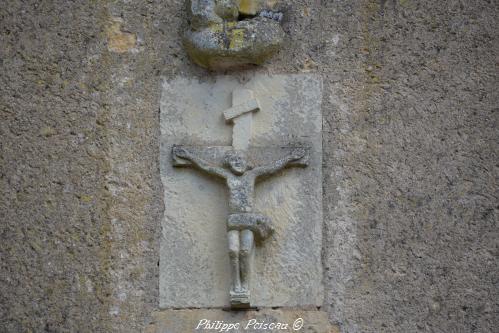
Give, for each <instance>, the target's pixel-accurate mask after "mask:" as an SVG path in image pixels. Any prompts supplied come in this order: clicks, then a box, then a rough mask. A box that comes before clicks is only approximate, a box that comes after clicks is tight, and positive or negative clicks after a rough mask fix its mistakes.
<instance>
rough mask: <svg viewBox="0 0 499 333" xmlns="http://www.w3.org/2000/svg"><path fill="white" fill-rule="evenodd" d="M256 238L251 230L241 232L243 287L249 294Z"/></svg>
mask: <svg viewBox="0 0 499 333" xmlns="http://www.w3.org/2000/svg"><path fill="white" fill-rule="evenodd" d="M254 243H255V241H254V236H253V231H251V230H242V231H241V252H240V259H239V260H240V265H241V287H242V288H243V290H244V291H246V292H249V281H250V274H251V266H252V264H251V260H252V254H253V246H254Z"/></svg>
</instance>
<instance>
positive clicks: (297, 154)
mask: <svg viewBox="0 0 499 333" xmlns="http://www.w3.org/2000/svg"><path fill="white" fill-rule="evenodd" d="M305 154H306V151H305V149H303V148H296V149H294V150H293V152H291V153H290V154H289V155H287V156H285V157H283V158H281V159H279V160H277V161H275V162H274V163H271V164H268V165H264V166H261V167H256V168H254V169H253V170H251V172H253V173H254V174H255V176H256V177H259V176H268V175H271V174H273V173H276V172H278V171H280V170H282V169H284V168H285V167H286V166H287V165H288V164H289V163H291V162H293V161H298V160H299V159H301V158H303V157H304V156H305Z"/></svg>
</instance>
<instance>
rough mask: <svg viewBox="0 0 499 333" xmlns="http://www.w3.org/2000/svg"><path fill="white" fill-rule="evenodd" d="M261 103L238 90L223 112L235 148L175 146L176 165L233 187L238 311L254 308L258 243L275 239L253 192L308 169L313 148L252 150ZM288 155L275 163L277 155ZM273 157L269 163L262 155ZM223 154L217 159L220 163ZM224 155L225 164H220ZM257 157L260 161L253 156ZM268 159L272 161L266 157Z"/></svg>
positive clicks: (231, 237)
mask: <svg viewBox="0 0 499 333" xmlns="http://www.w3.org/2000/svg"><path fill="white" fill-rule="evenodd" d="M259 110H260V106H259V104H258V100H257V99H256V98H254V96H253V93H252V91H251V90H247V89H238V90H235V91H234V92H233V94H232V107H231V108H229V109H227V110H225V111H224V112H223V115H224V118H225V120H226V121H227V122H232V123H233V124H234V127H233V136H232V146H231V147H195V146H174V147H173V149H172V157H173V162H174V165H175V166H192V167H195V168H197V169H199V170H201V171H204V172H205V173H207V174H209V175H211V176H214V177H217V178H219V179H222V180H224V181H225V184H226V186H227V187H228V189H229V216H228V219H227V238H228V250H229V257H230V264H231V275H232V286H231V288H230V302H231V305H232V307H235V308H249V307H250V306H251V302H250V276H251V271H252V267H253V251H254V246H255V244H256V242H261V241H263V240H265V239H267V238H269V237H270V235H271V234H272V232H273V228H272V223H271V220H270V218H268V217H267V216H265V215H262V214H260V213H258V212H256V211H255V210H254V188H255V182H256V180H257V178H260V177H264V176H269V175H273V174H275V173H276V172H278V171H280V170H282V169H284V168H286V167H288V166H306V165H307V163H308V162H307V159H308V149H307V148H305V147H265V148H256V149H255V148H252V147H251V146H250V143H251V131H252V120H253V119H252V117H253V112H256V111H259ZM283 153H284V156H283V157H281V158H279V159H276V158H275V156H276V155H283ZM250 154H252V155H255V156H256V159H257V160H258V163H257V166H255V167H250V166H249V164H248V159H247V157H248V156H247V155H250ZM265 155H266V156H267V157H268V156H271V157H272V160H271V161H266V162H264V161H263V160H264V159H265V158H262V156H265ZM217 156H218V161H215V162H214V161H213V160H216V159H217V158H216V157H217ZM220 156H222V157H223V164H224V165H225V167H224V166H223V165H220V164H221V163H220ZM254 159H255V158H254ZM267 160H268V158H267Z"/></svg>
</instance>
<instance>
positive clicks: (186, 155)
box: [172, 146, 228, 178]
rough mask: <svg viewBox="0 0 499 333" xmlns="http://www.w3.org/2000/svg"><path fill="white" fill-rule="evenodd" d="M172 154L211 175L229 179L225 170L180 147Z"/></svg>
mask: <svg viewBox="0 0 499 333" xmlns="http://www.w3.org/2000/svg"><path fill="white" fill-rule="evenodd" d="M172 154H173V155H174V156H176V157H179V158H181V159H184V160H188V161H190V162H191V163H192V164H193V165H194V166H195V167H196V168H198V169H199V170H202V171H204V172H206V173H209V174H210V175H214V176H218V177H221V178H227V176H228V172H227V171H226V170H225V169H224V168H220V167H217V166H214V165H211V164H209V163H208V162H206V161H205V160H203V159H202V158H199V157H197V156H194V155H193V154H192V153H190V152H189V151H188V150H187V149H185V148H182V147H180V146H173V149H172Z"/></svg>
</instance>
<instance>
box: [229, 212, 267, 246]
mask: <svg viewBox="0 0 499 333" xmlns="http://www.w3.org/2000/svg"><path fill="white" fill-rule="evenodd" d="M227 230H239V231H241V230H251V231H253V234H254V235H255V238H256V240H257V241H263V240H265V239H267V238H268V237H269V236H270V235H271V234H272V232H273V231H274V228H272V220H271V219H270V218H269V217H267V216H265V215H262V214H257V213H237V214H230V215H229V219H228V222H227Z"/></svg>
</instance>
